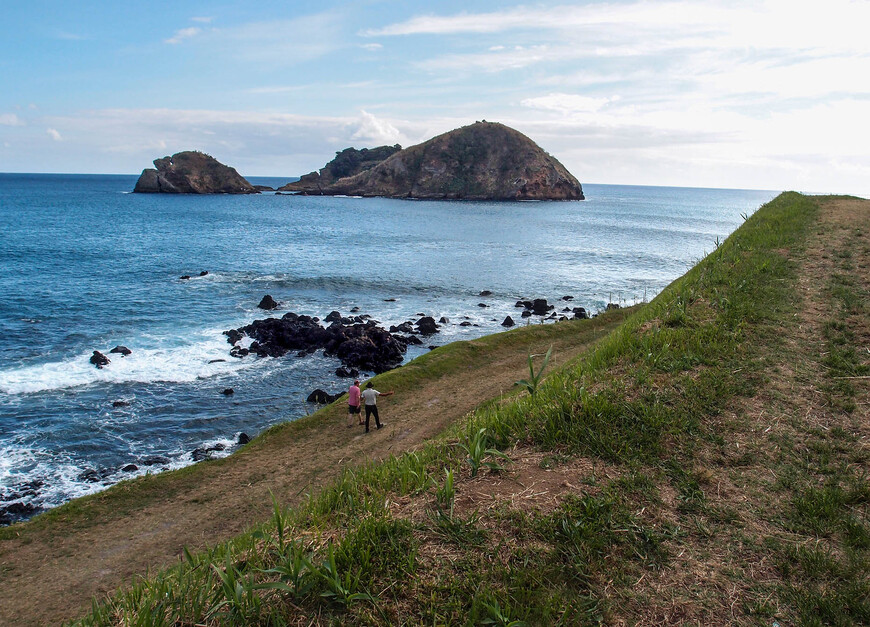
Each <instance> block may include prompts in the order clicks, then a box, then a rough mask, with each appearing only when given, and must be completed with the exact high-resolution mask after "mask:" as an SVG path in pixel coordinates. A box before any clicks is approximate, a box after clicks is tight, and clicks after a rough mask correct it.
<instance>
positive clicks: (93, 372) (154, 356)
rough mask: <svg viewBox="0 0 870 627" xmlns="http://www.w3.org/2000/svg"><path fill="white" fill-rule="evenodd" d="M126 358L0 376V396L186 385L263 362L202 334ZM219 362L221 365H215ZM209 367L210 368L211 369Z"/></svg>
mask: <svg viewBox="0 0 870 627" xmlns="http://www.w3.org/2000/svg"><path fill="white" fill-rule="evenodd" d="M127 346H128V347H129V348H131V350H132V351H133V352H132V353H131V354H130V355H127V356H126V357H124V356H122V355H119V354H112V353H109V352H108V350H109V349H107V348H103V350H102V351H101V352H103V353H104V354H105V355H106V356H107V357H108V358H109V359H110V360H111V363H110V364H109V365H107V366H105V367H103V368H97V367H96V366H94V365H93V364H92V363H90V357H91V353H84V354H80V355H78V356H76V357H73V358H71V359H65V360H61V361H52V362H47V363H43V364H38V365H33V366H25V367H19V368H12V369H6V370H0V392H5V393H6V394H29V393H34V392H43V391H50V390H62V389H67V388H74V387H79V386H84V385H91V384H100V383H109V384H113V383H154V382H158V381H161V382H175V383H186V382H191V381H195V380H197V379H205V378H209V377H213V376H216V375H220V374H226V373H229V372H235V371H238V370H243V369H246V368H250V367H253V366H254V365H256V364H257V363H258V362H260V361H263V360H255V359H247V358H246V359H242V360H239V359H236V358H234V357H231V356H230V355H229V349H230V345H229V344H228V343H227V341H226V337H224V336H223V335H222V334H221V333H220V332H210V333H209V332H204V333H203V334H202V335H201V336H200V338H199V341H196V342H194V343H188V344H182V345H177V346H166V347H157V348H144V349H142V348H137V347H136V345H135V342H130V343H128V344H127ZM216 360H223V361H216ZM210 362H213V363H210Z"/></svg>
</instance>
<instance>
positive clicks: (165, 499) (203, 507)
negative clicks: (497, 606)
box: [0, 311, 626, 625]
mask: <svg viewBox="0 0 870 627" xmlns="http://www.w3.org/2000/svg"><path fill="white" fill-rule="evenodd" d="M625 315H626V313H625V312H624V311H622V312H612V313H610V314H608V315H606V316H602V317H599V318H597V319H595V320H589V321H582V322H579V323H575V322H570V323H562V324H561V325H555V326H554V325H548V326H547V327H536V328H526V329H521V330H518V331H519V332H513V333H510V334H502V335H500V336H499V337H502V338H504V339H499V340H494V338H492V337H490V338H482V340H480V341H476V342H471V343H462V346H461V347H460V348H459V349H455V350H452V351H451V350H445V351H443V354H444V357H443V360H444V361H448V360H452V361H451V363H450V364H446V365H444V367H442V368H441V369H440V370H438V369H434V370H435V371H437V372H439V373H440V374H439V375H438V376H437V377H435V378H432V377H429V378H419V379H414V377H413V376H412V377H407V376H405V375H406V372H405V371H408V372H409V373H411V374H412V375H413V373H414V368H415V366H413V365H411V366H406V367H405V368H402V369H400V371H396V372H397V373H400V374H399V375H396V377H397V380H399V381H402V377H405V378H404V380H406V381H408V380H410V381H411V382H410V383H406V384H404V387H402V386H400V385H396V386H395V389H396V395H395V396H393V397H390V398H385V399H383V400H382V401H381V402H380V403H379V407H380V408H381V415H382V418H383V419H384V422H385V423H386V426H385V428H384V429H382V430H380V431H376V430H374V429H373V430H372V432H371V433H370V434H368V435H363V434H362V428H361V427H353V428H346V427H345V422H346V417H347V414H346V411H345V407H346V406H345V405H344V404H343V403H341V402H339V403H337V404H336V406H335V407H331V408H329V409H328V410H326V411H324V412H320V413H318V414H316V415H314V416H311V417H309V418H307V419H305V420H302V421H298V422H297V423H294V424H293V425H290V426H289V427H287V428H283V429H275V430H272V431H270V432H268V433H267V434H266V435H265V437H262V438H258V439H257V440H255V441H254V442H253V443H252V444H251V445H248V446H247V447H245V449H244V450H242V451H239V452H238V453H236V454H235V455H233V456H231V457H229V458H227V459H224V460H220V461H215V462H208V463H203V464H198V465H196V466H193V467H190V468H188V469H184V470H182V471H180V472H176V473H165V474H164V475H161V476H157V477H151V478H146V479H144V480H138V481H134V482H129V483H127V484H121V485H119V486H115V488H113V489H111V490H109V491H107V492H105V493H102V494H100V495H96V496H95V497H91V498H89V499H85V500H83V501H82V502H81V503H80V504H78V503H74V504H73V507H72V508H69V509H68V511H65V512H64V514H63V515H62V516H57V515H56V516H55V517H53V518H51V520H40V519H39V518H37V519H36V520H34V521H32V522H31V523H29V524H25V525H19V526H16V527H14V528H11V529H12V530H14V531H15V532H16V535H15V536H13V537H10V538H7V539H3V540H2V541H0V573H2V575H0V577H2V579H0V581H2V584H3V588H4V594H3V595H2V596H0V625H55V624H59V623H60V622H62V621H64V620H68V619H71V618H75V617H76V616H80V615H81V614H82V613H83V612H84V611H85V610H86V609H88V608H89V607H90V603H91V599H92V597H94V596H95V595H97V596H100V595H103V594H106V593H108V592H111V591H113V590H115V589H116V588H118V587H119V586H122V585H123V584H125V583H129V582H130V581H131V580H133V578H134V577H135V576H136V575H143V574H145V573H146V571H148V570H154V569H156V568H159V567H161V566H165V565H167V564H171V563H174V562H175V561H177V560H178V559H179V557H180V556H181V553H182V548H183V547H185V546H186V547H188V548H189V549H191V550H195V549H200V548H203V547H205V546H208V545H214V544H217V543H219V542H221V541H222V540H225V539H227V538H230V537H232V536H233V535H236V534H237V533H239V532H241V531H243V530H244V529H246V528H248V527H250V526H252V525H254V524H256V523H258V522H260V521H262V520H264V519H265V518H266V517H268V516H269V514H270V512H271V496H270V492H271V493H272V494H274V495H275V496H276V497H277V498H278V499H279V501H280V502H281V503H283V504H292V503H295V502H298V501H299V500H301V499H302V498H304V495H305V493H306V492H308V491H310V490H312V489H314V488H316V487H318V486H321V485H323V484H324V483H325V482H328V481H329V480H331V479H332V478H334V477H335V476H336V475H337V474H338V473H339V472H340V469H341V467H342V466H343V465H348V464H351V465H356V464H359V463H362V462H364V461H365V460H368V459H375V458H380V457H384V456H387V455H389V454H398V453H401V452H403V451H406V450H409V449H413V448H414V447H416V446H418V445H419V444H420V443H421V442H423V441H424V440H426V439H427V438H431V437H433V436H435V435H437V434H438V433H440V432H441V431H442V430H443V429H444V428H445V427H446V426H448V425H449V424H451V423H453V422H455V421H456V420H457V419H459V418H461V417H462V416H464V415H465V414H466V413H468V412H469V411H471V410H472V409H474V408H475V407H476V406H477V405H479V404H480V403H482V402H484V401H487V400H489V399H492V398H494V397H497V396H499V395H501V394H503V393H504V392H507V391H508V390H510V389H511V388H512V387H513V383H514V381H516V380H517V379H519V378H521V377H524V376H526V375H527V374H528V371H527V366H526V363H525V362H526V354H527V350H530V349H531V350H533V351H535V352H544V351H545V350H546V348H547V346H549V345H550V344H552V345H553V359H552V361H551V364H552V367H558V366H559V365H561V364H564V363H565V362H566V361H568V360H570V359H572V358H574V357H576V356H577V355H578V354H580V353H581V352H582V351H584V350H586V349H587V348H588V347H589V346H591V344H592V343H594V342H595V341H596V340H597V339H599V338H600V337H602V336H603V335H605V334H606V333H607V332H609V331H610V330H611V329H612V328H614V327H615V326H616V325H617V324H618V323H619V322H621V320H622V319H624V317H625ZM557 327H558V330H557ZM439 355H440V353H439V352H436V353H433V354H431V355H430V356H429V357H430V359H431V360H432V361H430V362H427V363H434V364H436V365H437V364H438V360H439V359H441V357H439ZM457 358H458V361H457ZM379 387H380V388H381V390H382V391H386V390H387V389H390V387H391V382H390V378H389V376H388V377H387V378H386V380H385V381H384V384H379ZM7 535H11V534H7Z"/></svg>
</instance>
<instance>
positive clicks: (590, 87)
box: [0, 0, 870, 196]
mask: <svg viewBox="0 0 870 627" xmlns="http://www.w3.org/2000/svg"><path fill="white" fill-rule="evenodd" d="M868 24H870V2H866V1H865V2H848V1H844V0H826V2H825V3H821V2H813V3H809V2H797V3H796V2H793V1H792V2H785V1H781V0H772V1H765V0H761V1H756V2H740V1H739V0H738V1H728V2H725V1H710V2H653V1H627V2H620V1H612V2H573V3H557V2H541V3H511V2H509V1H502V2H439V3H431V2H413V1H412V2H399V1H392V0H369V1H362V2H329V1H321V2H316V3H315V2H269V1H265V2H263V1H261V2H256V3H254V2H247V3H246V2H220V1H217V2H216V1H211V2H177V1H176V2H159V1H157V2H150V3H145V4H141V3H140V4H134V3H126V2H116V1H115V2H93V1H81V2H60V1H54V2H48V1H41V0H34V1H31V2H24V3H21V2H15V3H13V2H7V3H4V9H3V20H2V22H0V171H5V172H94V173H138V172H140V171H141V170H142V169H143V168H145V167H148V166H150V163H151V161H152V160H153V159H154V158H157V157H161V156H163V155H166V154H171V153H174V152H178V151H180V150H188V149H198V150H203V151H205V152H208V153H209V154H212V155H214V156H215V157H217V158H218V159H219V160H221V161H222V162H224V163H227V164H229V165H232V166H234V167H236V169H238V170H239V171H240V172H241V173H242V174H244V175H247V176H256V175H267V176H268V175H274V176H292V175H299V174H303V173H305V172H309V171H311V170H314V169H316V168H319V167H321V166H322V165H323V164H324V163H325V162H326V161H328V160H329V159H330V158H331V157H332V156H333V155H334V153H335V151H337V150H341V149H342V148H345V147H347V146H356V147H366V146H368V147H371V146H376V145H381V144H385V143H386V144H395V143H401V144H402V145H404V146H407V145H411V144H414V143H418V142H420V141H423V140H425V139H428V138H429V137H432V136H433V135H435V134H438V133H441V132H445V131H448V130H450V129H452V128H456V127H458V126H462V125H464V124H468V123H471V122H474V121H475V120H480V119H486V120H490V121H499V122H503V123H505V124H508V125H510V126H513V127H514V128H517V129H518V130H520V131H522V132H524V133H526V134H527V135H529V136H530V137H531V138H532V139H533V140H535V141H536V142H537V143H538V144H539V145H541V146H542V147H543V148H544V149H545V150H547V151H548V152H550V153H551V154H553V155H554V156H556V157H557V158H558V159H559V160H560V161H562V162H563V163H564V164H565V165H566V166H567V167H568V168H569V170H571V171H572V172H573V173H574V174H575V175H576V176H577V178H578V179H579V180H580V181H581V182H582V183H624V184H652V185H685V186H701V187H745V188H762V189H797V190H802V191H818V192H842V193H854V194H858V195H863V196H868V195H870V123H868V122H867V118H868V112H870V37H867V35H866V28H867V25H868Z"/></svg>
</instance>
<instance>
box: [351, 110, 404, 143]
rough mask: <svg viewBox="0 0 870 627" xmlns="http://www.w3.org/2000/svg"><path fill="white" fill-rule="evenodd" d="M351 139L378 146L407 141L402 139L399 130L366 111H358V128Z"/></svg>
mask: <svg viewBox="0 0 870 627" xmlns="http://www.w3.org/2000/svg"><path fill="white" fill-rule="evenodd" d="M351 139H353V140H358V141H364V142H371V143H374V144H378V145H383V144H401V143H402V142H403V141H407V140H404V139H403V136H402V133H401V132H399V129H397V128H396V127H395V126H393V125H392V124H390V123H389V122H387V121H386V120H381V119H378V118H376V117H375V116H374V115H372V114H371V113H368V112H367V111H360V120H359V127H358V128H357V130H356V132H354V133H353V135H351Z"/></svg>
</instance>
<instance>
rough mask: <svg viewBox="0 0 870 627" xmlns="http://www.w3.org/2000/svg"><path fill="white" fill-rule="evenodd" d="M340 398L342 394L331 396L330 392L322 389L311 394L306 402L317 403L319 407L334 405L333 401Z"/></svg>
mask: <svg viewBox="0 0 870 627" xmlns="http://www.w3.org/2000/svg"><path fill="white" fill-rule="evenodd" d="M340 396H341V394H340V393H339V394H330V393H329V392H326V391H325V390H321V389H320V388H317V389H316V390H314V391H313V392H312V393H311V394H309V395H308V398H307V399H305V400H307V401H308V402H309V403H317V404H318V405H328V404H329V403H332V402H333V401H335V400H336V399H338V398H339V397H340Z"/></svg>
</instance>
